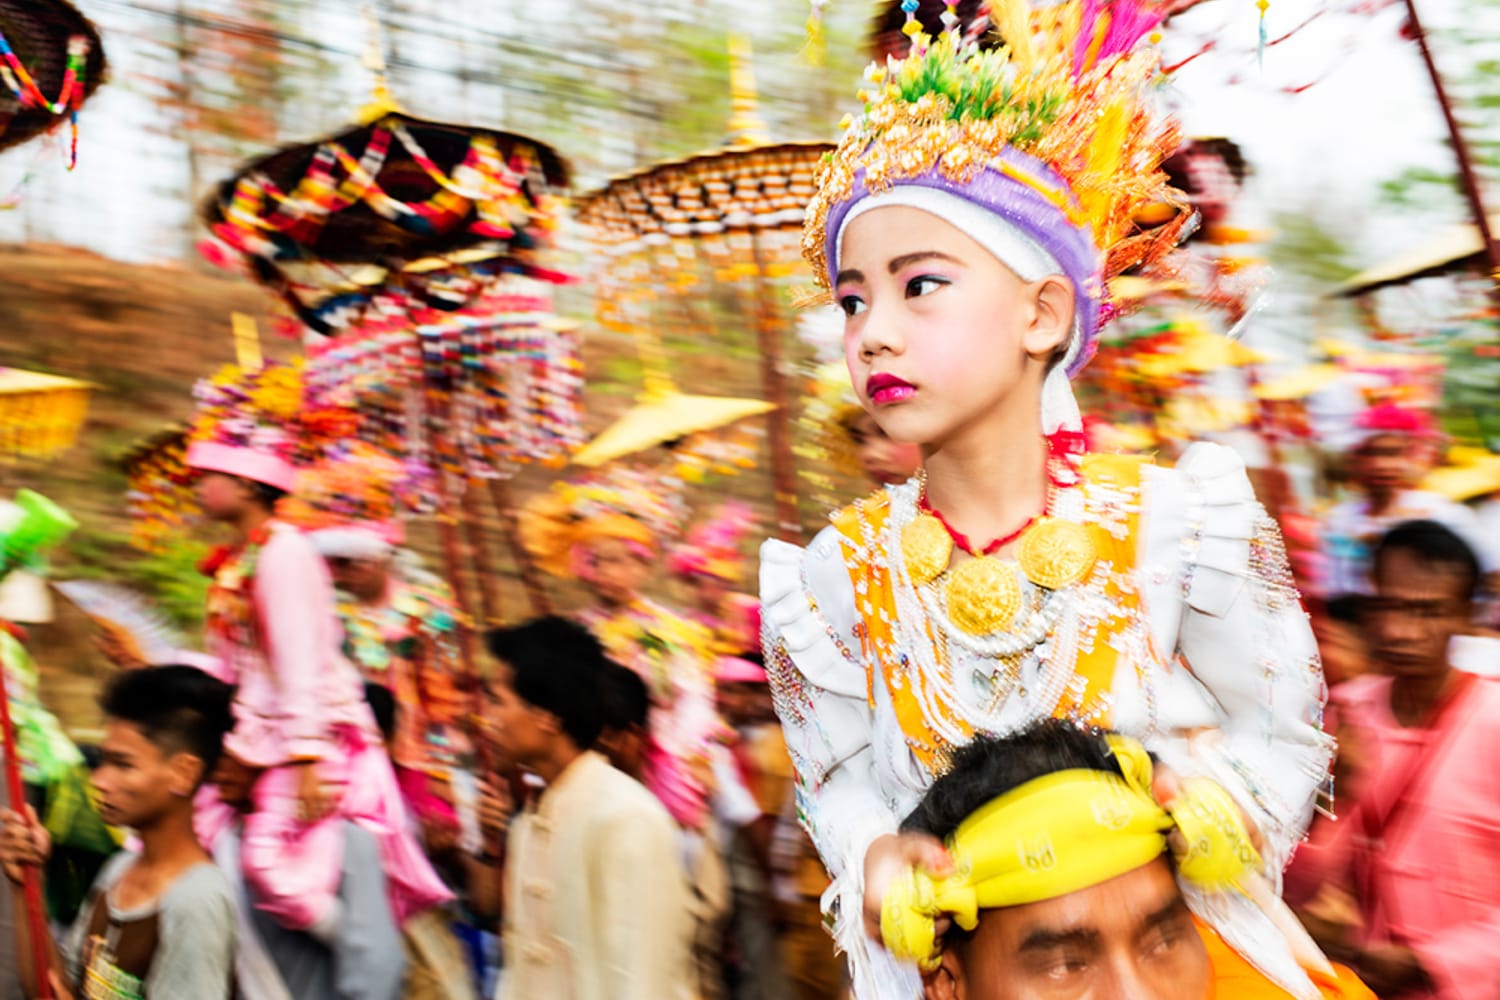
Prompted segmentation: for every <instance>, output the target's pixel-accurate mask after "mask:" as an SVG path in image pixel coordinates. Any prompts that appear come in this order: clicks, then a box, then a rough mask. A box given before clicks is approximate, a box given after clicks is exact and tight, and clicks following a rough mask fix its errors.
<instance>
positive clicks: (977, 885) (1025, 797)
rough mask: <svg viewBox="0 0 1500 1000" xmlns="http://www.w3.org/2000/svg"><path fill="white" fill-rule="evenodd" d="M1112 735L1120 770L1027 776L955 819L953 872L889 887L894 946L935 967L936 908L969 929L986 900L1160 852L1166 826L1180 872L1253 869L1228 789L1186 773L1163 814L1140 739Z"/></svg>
mask: <svg viewBox="0 0 1500 1000" xmlns="http://www.w3.org/2000/svg"><path fill="white" fill-rule="evenodd" d="M1108 739H1109V742H1110V746H1111V748H1112V749H1113V750H1114V754H1115V758H1116V759H1117V760H1118V761H1119V763H1120V769H1121V770H1122V771H1123V772H1124V776H1123V777H1121V776H1120V775H1115V774H1110V773H1108V772H1104V771H1097V770H1091V769H1083V768H1080V769H1076V770H1068V771H1058V772H1056V773H1054V774H1048V775H1044V776H1043V777H1040V778H1037V779H1035V780H1033V781H1029V782H1027V783H1026V784H1024V785H1022V786H1020V787H1019V788H1015V789H1013V790H1011V791H1009V792H1007V793H1006V794H1004V795H1002V796H1000V797H999V798H997V799H995V800H994V801H993V802H991V803H989V804H988V805H986V806H984V807H983V808H981V809H979V810H978V811H977V812H975V813H974V814H973V815H971V816H970V817H969V818H968V819H966V820H964V821H963V823H962V824H960V825H959V827H958V829H957V831H955V832H954V834H953V836H952V837H950V838H949V841H948V849H949V853H950V854H951V855H952V857H953V862H954V872H953V874H952V875H949V876H947V877H944V878H934V877H932V876H931V875H929V874H928V873H926V872H924V871H921V870H919V869H910V870H908V871H907V873H906V877H905V878H904V879H900V880H898V881H897V882H895V883H894V884H893V885H892V886H891V887H890V888H889V889H888V890H886V894H885V898H884V900H883V901H882V903H881V915H880V930H881V936H882V937H883V938H884V939H885V945H886V947H887V948H888V949H890V951H891V953H892V954H894V955H895V956H896V957H897V958H900V959H904V960H906V961H912V962H917V963H918V964H919V965H921V966H922V967H923V968H924V969H932V968H935V967H936V964H937V960H938V958H939V957H940V953H939V951H938V948H937V940H936V929H935V921H936V919H937V918H938V917H939V916H942V915H949V916H952V918H953V920H954V922H955V923H956V924H958V926H959V927H961V928H963V929H964V930H973V929H974V927H975V926H976V925H977V924H978V922H979V911H980V910H982V909H997V908H1001V907H1007V906H1022V905H1024V904H1026V903H1036V902H1040V901H1042V900H1046V899H1056V898H1057V897H1059V896H1065V895H1067V894H1068V893H1071V892H1077V891H1078V890H1080V889H1086V888H1088V887H1089V886H1093V885H1098V884H1099V883H1101V882H1105V881H1108V880H1109V879H1112V878H1115V877H1117V876H1119V875H1123V874H1125V873H1126V872H1129V871H1133V870H1135V869H1136V868H1140V867H1141V866H1142V865H1146V864H1149V863H1150V862H1151V861H1153V860H1155V859H1156V858H1158V857H1160V856H1161V854H1162V853H1163V852H1164V851H1165V850H1166V848H1167V834H1168V833H1169V832H1170V831H1171V830H1173V829H1174V828H1175V829H1176V830H1178V831H1179V832H1180V833H1181V834H1182V839H1183V841H1184V842H1185V844H1186V847H1185V849H1184V850H1182V851H1181V852H1180V854H1179V856H1178V858H1177V870H1178V873H1179V874H1180V875H1181V876H1182V877H1183V878H1185V879H1187V880H1188V881H1189V882H1192V883H1194V884H1196V885H1200V886H1203V887H1205V888H1210V889H1227V888H1231V887H1233V886H1235V885H1236V884H1237V883H1238V882H1239V880H1240V879H1241V878H1242V877H1244V876H1245V875H1247V874H1249V873H1250V872H1253V871H1255V870H1256V869H1258V868H1259V867H1260V856H1259V855H1258V854H1257V853H1256V851H1255V848H1254V847H1253V846H1252V845H1251V843H1250V837H1249V834H1248V833H1247V832H1246V830H1245V825H1244V820H1243V817H1242V816H1241V814H1240V811H1239V808H1238V806H1236V805H1235V802H1234V800H1233V799H1232V798H1231V797H1230V796H1229V793H1228V792H1226V791H1224V789H1222V788H1220V787H1219V786H1218V785H1217V784H1215V783H1214V782H1212V781H1208V780H1206V779H1192V780H1189V781H1187V782H1185V783H1184V784H1183V789H1182V794H1181V795H1180V796H1179V797H1178V798H1177V799H1176V800H1175V801H1174V802H1173V803H1172V808H1171V811H1170V812H1168V811H1167V810H1166V809H1163V808H1162V807H1161V806H1160V805H1158V804H1157V803H1156V800H1155V799H1153V798H1152V797H1151V771H1152V767H1151V758H1150V756H1149V755H1147V753H1146V750H1145V748H1144V747H1143V746H1141V744H1140V743H1139V742H1137V741H1136V740H1133V739H1129V738H1127V737H1121V736H1110V737H1109V738H1108Z"/></svg>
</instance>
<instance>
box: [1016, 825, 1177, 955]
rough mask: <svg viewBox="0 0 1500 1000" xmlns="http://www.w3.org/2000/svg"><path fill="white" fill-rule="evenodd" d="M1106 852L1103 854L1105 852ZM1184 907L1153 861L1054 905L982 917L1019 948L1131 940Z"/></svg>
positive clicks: (1165, 869) (1166, 869) (1164, 870)
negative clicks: (1000, 924)
mask: <svg viewBox="0 0 1500 1000" xmlns="http://www.w3.org/2000/svg"><path fill="white" fill-rule="evenodd" d="M1105 849H1107V848H1105ZM1182 905H1183V901H1182V890H1181V889H1180V888H1179V887H1178V885H1177V880H1176V879H1175V878H1174V877H1173V875H1172V870H1171V868H1170V866H1168V865H1167V863H1166V861H1165V860H1163V859H1157V860H1156V861H1153V862H1151V863H1150V864H1148V865H1143V866H1142V867H1140V868H1137V869H1134V870H1133V871H1129V872H1126V873H1125V874H1123V875H1119V876H1117V877H1115V878H1112V879H1108V880H1107V881H1104V882H1101V883H1099V884H1098V885H1092V886H1089V887H1088V888H1086V889H1080V890H1078V891H1077V892H1070V893H1068V894H1067V895H1065V896H1059V897H1058V898H1056V899H1048V900H1043V901H1041V902H1038V903H1029V904H1026V905H1024V906H1013V907H1008V908H1006V909H1001V910H989V911H986V916H993V917H994V918H996V919H1000V920H1003V921H1004V922H1005V923H1006V924H1007V925H1008V928H1009V932H1008V933H1007V935H1006V936H1007V937H1014V940H1015V942H1016V945H1017V946H1018V947H1024V946H1025V945H1026V944H1027V942H1028V941H1035V942H1042V943H1048V942H1049V939H1062V938H1075V937H1078V938H1081V937H1085V936H1093V937H1101V938H1102V937H1107V936H1111V935H1120V934H1134V933H1136V932H1138V931H1139V930H1141V929H1142V928H1143V927H1144V926H1146V925H1148V924H1149V923H1151V922H1152V921H1154V920H1156V919H1158V918H1160V917H1162V916H1164V915H1167V914H1170V913H1172V912H1174V911H1176V910H1178V909H1179V908H1180V907H1181V906H1182Z"/></svg>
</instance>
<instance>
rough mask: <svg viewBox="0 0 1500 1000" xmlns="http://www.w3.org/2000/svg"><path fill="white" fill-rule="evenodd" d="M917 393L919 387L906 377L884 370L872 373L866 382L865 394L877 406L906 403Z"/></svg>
mask: <svg viewBox="0 0 1500 1000" xmlns="http://www.w3.org/2000/svg"><path fill="white" fill-rule="evenodd" d="M916 394H917V387H916V386H914V385H912V384H911V383H910V382H908V381H906V380H905V379H900V378H897V377H896V376H894V375H889V374H886V373H884V372H880V373H877V374H875V375H871V376H870V378H869V380H868V381H867V382H865V395H866V396H868V397H869V399H870V402H872V403H874V404H875V405H876V406H887V405H889V404H891V403H904V402H906V401H907V400H908V399H911V398H912V397H913V396H915V395H916Z"/></svg>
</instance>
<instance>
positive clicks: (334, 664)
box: [186, 366, 452, 940]
mask: <svg viewBox="0 0 1500 1000" xmlns="http://www.w3.org/2000/svg"><path fill="white" fill-rule="evenodd" d="M299 387H300V375H299V373H298V372H297V370H296V369H295V368H289V367H288V366H267V367H266V368H264V369H261V370H259V371H257V372H252V373H250V374H249V375H243V374H240V375H238V379H237V380H236V379H235V378H231V377H221V378H220V379H216V380H214V381H213V382H209V383H205V384H202V385H200V386H199V389H198V399H199V404H200V411H199V415H198V420H197V422H196V424H195V427H194V431H193V437H192V443H191V444H190V446H189V448H188V452H187V457H186V464H187V465H188V467H189V469H190V470H192V471H193V472H194V473H195V474H196V476H197V483H196V485H197V495H198V501H199V504H200V506H201V507H202V509H203V512H204V513H205V514H206V515H207V516H208V518H210V519H211V520H214V521H218V522H220V523H222V524H225V525H228V526H229V527H230V528H232V529H233V532H234V536H235V541H234V542H233V544H231V545H229V546H226V547H224V548H222V549H220V550H218V551H217V552H216V553H215V554H214V555H213V556H211V557H210V559H209V560H208V562H207V563H205V565H204V567H203V568H204V571H205V572H206V573H207V575H209V576H210V577H211V578H212V580H213V583H212V585H211V586H210V589H209V596H208V609H207V616H206V620H205V629H204V631H205V640H206V645H207V649H208V652H209V654H210V656H211V657H212V658H213V660H214V661H216V663H217V664H218V667H217V669H216V670H215V671H214V672H215V673H216V674H217V675H218V676H219V677H220V679H221V680H224V681H226V682H228V683H230V684H233V685H235V687H236V694H235V700H234V719H235V725H234V729H233V731H232V732H231V733H230V734H229V736H228V737H226V739H225V741H224V750H225V753H226V755H228V756H229V757H231V758H233V759H234V760H235V761H236V762H238V763H239V764H241V765H244V766H245V767H247V768H249V769H250V770H252V771H255V772H258V774H259V777H258V778H257V780H256V783H255V786H254V790H253V802H254V806H253V811H252V812H251V813H250V814H249V815H248V816H247V817H246V818H245V821H244V826H243V833H242V841H241V849H240V859H241V863H242V865H243V868H244V875H245V880H246V882H247V883H248V884H249V886H250V887H251V888H252V889H253V890H254V893H255V896H256V898H257V899H258V900H259V901H260V902H259V905H260V907H261V909H263V910H264V911H265V912H267V913H268V914H269V915H270V916H271V917H273V918H274V919H275V920H276V921H277V922H278V923H280V924H281V925H283V926H285V927H287V928H289V929H292V930H305V931H308V932H310V933H312V934H313V935H314V936H316V937H319V938H321V939H323V940H328V939H329V938H331V937H332V936H333V935H334V934H335V933H336V931H337V929H338V925H339V921H340V913H339V904H338V894H337V890H338V881H339V877H340V871H341V862H342V844H343V825H342V822H341V821H342V820H352V821H353V822H355V823H357V824H359V825H360V826H363V827H365V828H367V829H368V830H369V831H370V832H371V833H373V834H374V836H375V839H376V841H377V843H378V845H379V848H380V854H381V860H382V865H383V867H384V868H385V872H386V879H387V885H388V889H389V893H390V897H391V903H392V909H393V911H394V916H395V918H396V921H397V923H398V925H404V924H405V922H406V920H407V918H408V917H410V916H413V915H415V914H417V913H419V912H422V911H424V910H427V909H430V908H431V907H434V906H436V905H439V904H441V903H444V902H447V901H448V900H450V899H451V898H452V895H451V893H449V892H448V890H447V889H446V888H445V887H444V885H443V883H442V881H441V880H440V879H439V878H438V876H437V873H436V872H434V871H433V869H432V866H431V865H430V864H429V863H428V861H427V859H426V857H425V856H424V855H423V853H422V850H421V848H420V847H419V846H418V844H417V842H416V840H415V838H414V837H413V835H412V833H411V832H410V829H409V823H408V821H407V817H406V812H405V809H404V807H403V805H402V800H401V793H400V790H399V788H398V786H397V784H396V779H395V775H394V773H393V771H392V768H391V762H390V758H389V757H388V756H387V755H386V752H385V749H384V746H383V744H382V740H381V736H380V732H379V730H378V729H377V727H376V725H375V719H374V716H373V714H372V713H371V711H370V706H369V703H368V702H367V701H366V700H365V697H364V684H363V680H362V678H361V677H360V674H359V671H358V670H357V669H356V668H355V667H354V665H353V664H352V663H350V661H349V660H348V659H346V658H345V657H344V655H343V653H342V652H341V650H340V647H341V644H342V642H343V631H342V629H341V628H340V626H339V623H338V617H337V614H336V610H335V605H334V590H333V583H332V581H331V579H330V577H329V571H328V568H327V566H326V565H325V563H324V561H323V559H322V557H321V556H320V555H319V554H318V551H317V549H316V548H315V547H314V545H313V543H312V542H311V541H310V540H309V539H308V538H307V537H306V536H304V535H303V534H302V533H301V532H299V531H298V530H297V529H296V528H294V527H292V526H291V525H289V524H286V523H284V522H282V521H279V520H277V519H276V517H275V509H276V505H277V503H278V502H279V501H280V500H281V498H282V497H283V496H285V494H286V493H287V492H288V491H289V490H290V489H291V486H292V484H293V479H294V477H295V474H296V465H295V464H294V463H295V461H296V460H297V459H298V458H299V457H300V456H301V455H302V454H303V453H304V452H305V450H306V448H307V447H308V441H307V440H305V439H303V438H302V437H300V436H299V435H300V434H301V432H302V431H303V430H304V427H303V424H304V423H306V424H307V425H308V427H309V428H312V427H313V424H312V422H311V421H310V420H309V419H308V418H309V414H312V412H313V411H311V410H308V409H306V408H304V407H302V405H301V399H300V392H299V391H296V390H297V389H298V388H299ZM281 396H286V397H287V399H286V400H284V401H282V400H280V397H281ZM278 401H279V402H281V403H285V405H273V404H278ZM325 422H326V421H325ZM309 433H312V430H309ZM228 818H229V817H228V816H227V812H226V810H224V809H222V808H219V807H216V806H215V805H214V804H212V803H210V804H208V805H207V806H206V807H205V808H204V809H203V810H202V812H201V815H200V821H199V824H198V826H199V836H200V837H201V838H202V839H203V841H204V843H205V844H206V845H210V846H211V845H212V844H213V843H214V840H215V839H216V837H217V834H218V833H220V832H222V828H223V825H224V824H225V823H226V822H227V821H228Z"/></svg>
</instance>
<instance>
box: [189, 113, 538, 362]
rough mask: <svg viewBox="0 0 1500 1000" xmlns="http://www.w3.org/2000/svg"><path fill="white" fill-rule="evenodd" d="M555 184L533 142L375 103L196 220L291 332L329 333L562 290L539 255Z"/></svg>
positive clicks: (238, 179)
mask: <svg viewBox="0 0 1500 1000" xmlns="http://www.w3.org/2000/svg"><path fill="white" fill-rule="evenodd" d="M567 181H568V170H567V167H566V165H565V164H564V163H563V161H562V159H561V158H560V157H559V156H558V155H557V153H556V152H554V151H553V150H552V149H551V148H550V147H548V146H546V145H544V144H542V143H539V142H536V141H534V140H532V139H528V138H526V137H525V136H519V135H515V134H513V133H510V132H500V131H495V130H492V129H485V128H477V127H472V126H467V125H454V124H448V123H444V122H434V121H427V120H425V119H421V118H415V117H412V116H411V115H408V114H405V113H403V112H401V111H399V110H397V109H396V108H395V106H394V105H393V104H392V103H391V102H390V101H389V100H388V99H383V100H378V101H377V102H376V104H375V105H374V106H373V107H372V108H371V109H369V110H368V111H367V112H366V113H365V115H364V117H363V119H362V120H361V121H360V122H359V123H357V124H356V125H354V126H353V127H352V128H349V129H346V130H344V131H342V132H339V133H337V134H335V135H332V136H329V137H327V138H324V139H320V140H318V141H316V142H311V143H303V144H300V145H295V146H289V147H287V148H286V149H282V150H280V151H278V152H275V153H271V154H269V155H267V156H263V157H261V158H259V159H256V160H253V161H251V162H250V163H248V164H246V165H245V166H243V167H241V168H240V170H239V171H238V172H237V173H236V174H235V175H234V176H233V177H230V178H229V179H227V180H225V181H224V182H223V183H222V184H220V185H219V188H218V190H217V191H216V192H215V193H214V195H213V196H212V197H211V198H210V199H209V200H208V202H207V203H206V204H205V206H204V218H205V221H206V222H207V224H208V226H209V228H210V229H211V230H212V231H213V233H214V235H215V236H216V237H217V238H218V239H219V240H220V241H221V242H222V245H224V246H227V247H228V248H229V249H230V250H232V251H234V252H235V253H236V254H238V255H239V256H240V257H241V258H242V259H243V260H244V262H245V263H246V265H247V266H248V267H249V269H250V271H251V273H252V275H253V276H254V277H255V278H256V280H258V281H260V282H261V283H263V284H265V285H267V286H268V287H270V288H271V289H273V290H274V291H275V292H276V293H277V294H278V295H280V296H281V298H282V301H283V302H285V303H286V305H287V306H288V308H289V309H290V310H291V311H292V314H293V315H294V316H295V317H296V318H297V319H298V320H299V321H300V322H301V324H303V325H305V326H306V327H307V328H308V329H310V330H312V331H313V332H314V333H319V334H334V333H337V332H339V331H340V330H341V329H342V328H344V327H346V326H350V325H355V324H358V323H360V322H363V321H367V320H368V319H369V318H370V317H371V316H372V315H374V316H385V315H388V314H389V313H390V312H391V311H392V310H413V309H423V308H436V309H441V310H457V309H460V308H462V307H463V306H465V305H466V304H468V303H469V302H471V301H473V300H474V299H475V298H477V297H478V296H479V295H481V294H482V293H483V291H484V290H485V289H486V288H487V287H488V286H489V284H490V283H491V281H492V280H493V279H494V278H495V277H496V276H498V275H499V274H501V273H520V274H527V275H532V276H538V277H543V278H548V279H553V280H561V276H559V275H556V274H555V273H554V272H551V271H549V270H547V269H546V268H544V267H542V266H541V263H540V261H539V259H538V252H539V251H540V250H541V249H542V248H543V247H545V246H546V245H547V244H548V242H549V239H550V235H551V233H552V230H553V228H554V226H555V225H556V221H557V212H558V209H559V198H560V195H561V194H562V193H563V191H564V190H565V189H566V186H567ZM207 249H208V250H209V252H210V253H214V252H215V251H217V250H218V247H216V246H210V247H209V248H207Z"/></svg>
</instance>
